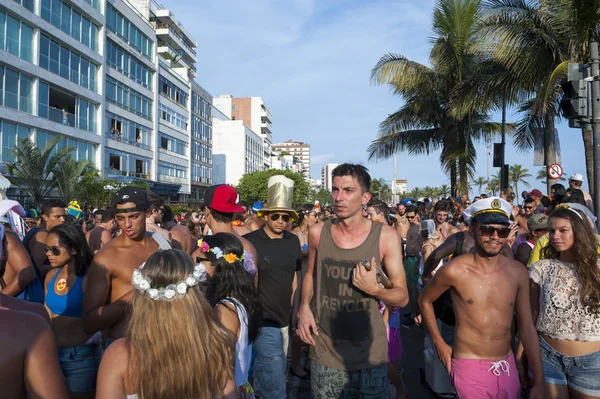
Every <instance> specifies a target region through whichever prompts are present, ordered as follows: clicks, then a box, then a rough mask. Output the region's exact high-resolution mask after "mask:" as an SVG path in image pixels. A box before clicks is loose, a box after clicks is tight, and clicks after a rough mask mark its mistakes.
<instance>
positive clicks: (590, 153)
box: [581, 125, 594, 196]
mask: <svg viewBox="0 0 600 399" xmlns="http://www.w3.org/2000/svg"><path fill="white" fill-rule="evenodd" d="M581 136H582V137H583V151H584V152H585V170H586V172H587V180H588V186H589V188H590V194H591V195H592V196H593V195H594V144H593V141H592V128H591V127H590V125H586V127H585V128H583V129H581Z"/></svg>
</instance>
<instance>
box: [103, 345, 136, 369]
mask: <svg viewBox="0 0 600 399" xmlns="http://www.w3.org/2000/svg"><path fill="white" fill-rule="evenodd" d="M128 361H129V354H128V351H127V343H126V341H125V338H120V339H118V340H116V341H115V342H113V343H112V344H111V345H110V346H109V347H108V348H107V349H106V350H105V351H104V355H102V364H104V365H105V366H107V367H108V368H109V369H112V370H116V371H118V372H119V373H123V371H125V370H126V368H127V363H128Z"/></svg>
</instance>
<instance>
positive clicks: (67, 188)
mask: <svg viewBox="0 0 600 399" xmlns="http://www.w3.org/2000/svg"><path fill="white" fill-rule="evenodd" d="M90 165H91V162H90V161H86V160H80V161H76V160H74V159H73V158H71V157H67V158H63V159H62V160H61V161H60V162H59V163H58V164H57V165H56V170H55V172H54V176H53V180H54V181H55V182H56V187H57V188H58V195H59V196H60V197H61V198H62V199H63V201H65V202H66V203H69V202H71V201H72V200H74V199H76V197H77V194H78V193H79V183H80V182H81V179H82V177H83V174H85V172H86V169H88V167H89V166H90Z"/></svg>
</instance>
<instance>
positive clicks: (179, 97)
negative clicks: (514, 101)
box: [159, 75, 188, 109]
mask: <svg viewBox="0 0 600 399" xmlns="http://www.w3.org/2000/svg"><path fill="white" fill-rule="evenodd" d="M159 81H160V85H161V94H162V95H164V96H165V97H167V98H169V99H170V100H172V101H173V102H175V103H177V104H178V105H180V106H181V107H183V108H184V109H187V100H188V94H187V92H186V91H185V90H182V89H180V88H179V87H177V86H176V85H174V84H173V83H172V82H170V81H169V80H168V79H166V78H165V77H164V76H162V75H161V76H159Z"/></svg>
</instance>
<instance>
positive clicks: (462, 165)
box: [458, 155, 469, 195]
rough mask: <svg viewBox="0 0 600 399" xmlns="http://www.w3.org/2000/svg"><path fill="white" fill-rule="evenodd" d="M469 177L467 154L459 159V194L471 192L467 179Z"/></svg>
mask: <svg viewBox="0 0 600 399" xmlns="http://www.w3.org/2000/svg"><path fill="white" fill-rule="evenodd" d="M467 178H468V167H467V160H466V159H465V156H464V155H463V156H461V157H460V158H459V159H458V179H459V180H458V194H459V195H462V194H465V193H466V194H468V192H469V182H468V180H467Z"/></svg>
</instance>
